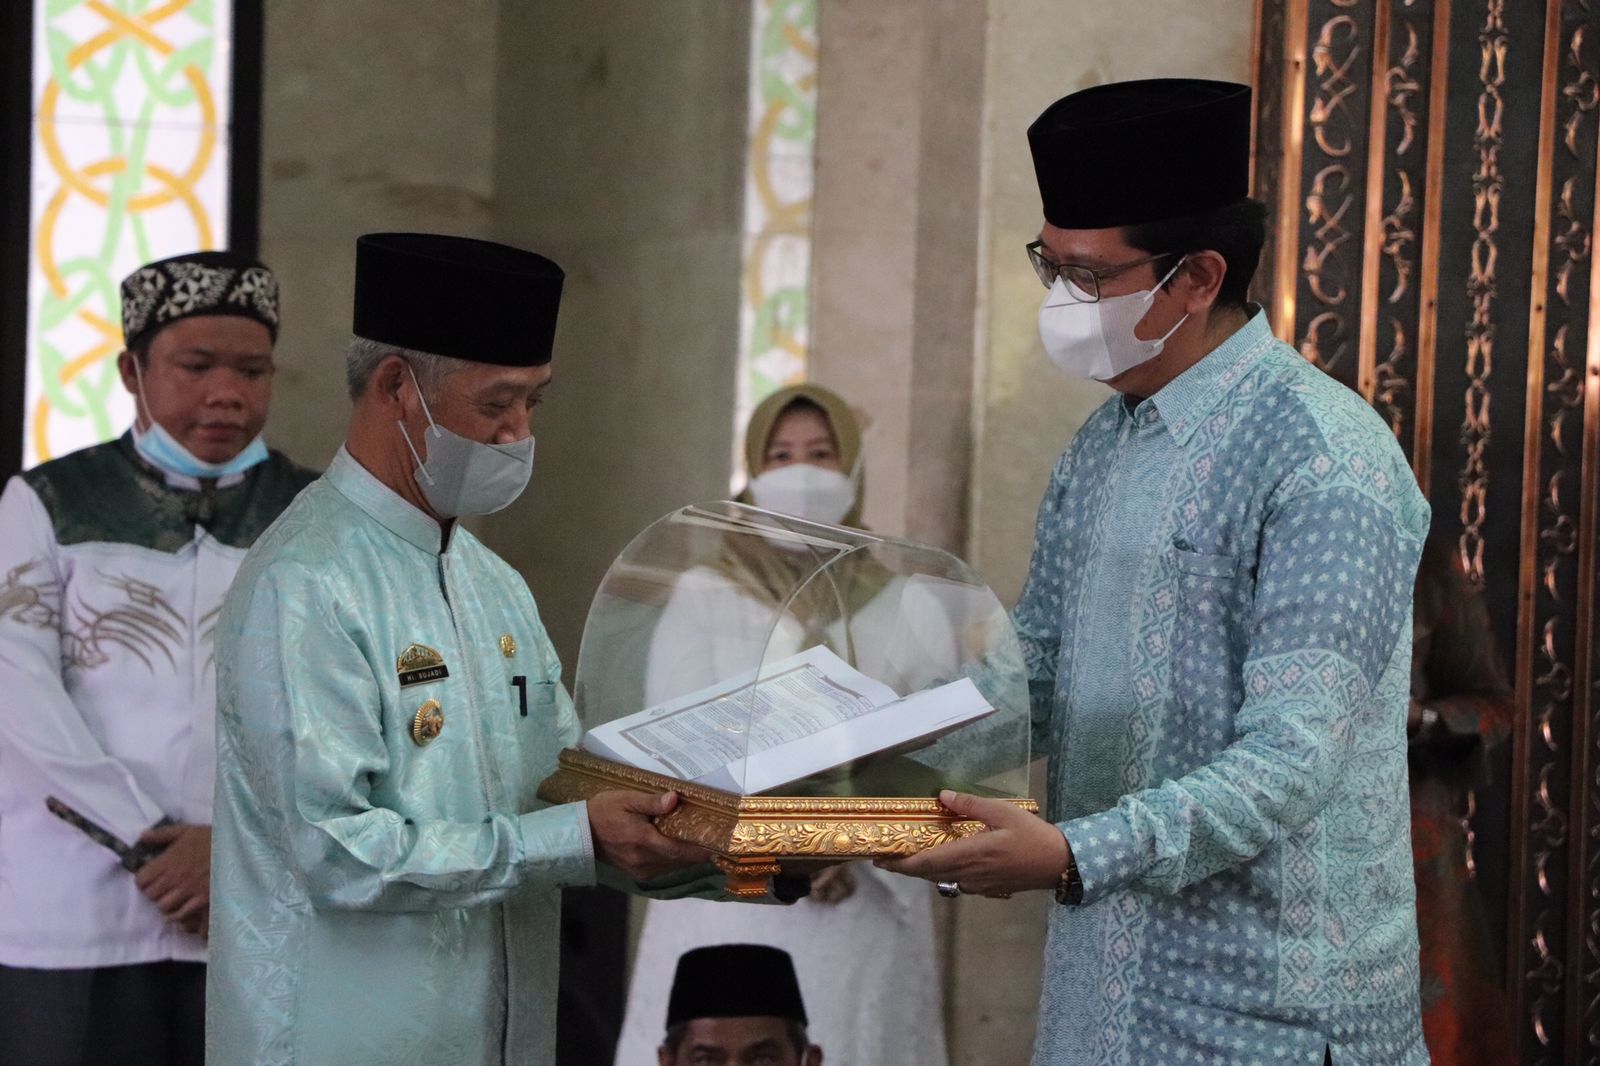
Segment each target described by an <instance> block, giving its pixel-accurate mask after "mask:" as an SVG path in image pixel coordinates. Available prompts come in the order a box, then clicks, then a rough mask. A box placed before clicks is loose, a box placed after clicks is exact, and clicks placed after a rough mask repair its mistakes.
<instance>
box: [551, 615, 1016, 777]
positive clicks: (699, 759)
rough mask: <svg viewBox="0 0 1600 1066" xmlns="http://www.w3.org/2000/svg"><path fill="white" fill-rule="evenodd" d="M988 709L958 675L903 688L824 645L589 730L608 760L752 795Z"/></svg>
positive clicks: (595, 749)
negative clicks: (864, 670) (859, 667)
mask: <svg viewBox="0 0 1600 1066" xmlns="http://www.w3.org/2000/svg"><path fill="white" fill-rule="evenodd" d="M992 713H994V708H993V707H992V706H990V704H989V702H988V701H987V700H986V699H984V697H983V694H982V693H980V692H979V691H978V687H977V686H976V685H974V684H973V683H972V682H971V681H970V680H968V679H966V678H962V679H960V680H957V681H951V682H948V683H946V684H942V685H936V686H934V687H932V688H927V689H924V690H922V691H920V692H914V693H912V694H911V695H908V696H901V695H899V694H898V693H897V692H895V690H894V689H892V688H890V687H889V686H888V685H885V684H882V683H880V682H878V681H874V680H873V679H872V678H870V677H868V676H867V675H865V674H863V673H861V672H860V671H859V670H856V669H854V668H853V667H851V666H850V665H849V664H847V663H846V662H845V661H844V660H843V659H841V658H839V656H837V655H835V654H834V653H833V652H831V651H829V650H828V649H827V648H824V647H813V648H810V649H808V650H806V651H804V652H801V653H800V654H798V655H794V656H791V657H789V658H787V659H784V660H782V661H780V662H776V663H769V664H767V665H766V666H764V667H763V668H762V669H761V670H760V671H750V672H748V673H745V674H743V675H740V676H737V677H732V678H728V679H725V680H723V681H721V682H718V683H717V684H715V685H712V686H710V687H708V688H704V689H701V690H699V691H698V692H692V693H689V694H688V695H686V696H681V697H679V698H677V699H674V700H670V701H668V702H666V703H663V704H660V705H659V706H656V707H650V708H647V709H645V710H643V711H640V712H638V713H637V714H632V715H628V716H627V717H624V718H618V719H615V720H613V721H610V722H607V723H605V724H603V725H599V726H596V727H595V728H593V729H591V730H589V732H588V733H587V734H585V736H584V738H583V743H582V745H581V746H582V747H583V749H584V750H585V751H589V752H592V753H594V754H596V755H599V756H601V757H603V758H606V759H610V760H612V761H613V762H619V763H624V764H626V765H628V766H633V767H637V768H638V769H641V770H650V771H653V772H655V773H659V774H665V775H667V776H669V777H675V778H678V779H679V780H682V781H690V782H693V783H695V784H698V785H705V786H707V787H710V788H717V789H722V790H724V791H727V792H735V793H742V794H745V795H754V794H756V793H760V792H768V791H771V790H773V789H776V788H779V787H782V786H784V785H787V784H791V783H793V782H796V781H800V780H803V779H805V778H807V777H810V776H811V775H813V774H817V773H821V772H822V771H825V770H829V769H832V768H834V767H837V766H841V765H844V764H846V763H850V762H853V761H855V760H858V759H863V758H866V757H867V756H870V755H874V754H877V753H879V752H885V751H889V750H892V749H896V748H903V747H907V746H914V745H916V744H917V743H918V742H922V741H928V740H932V739H934V738H937V737H938V736H941V735H943V734H945V733H948V732H949V731H950V730H952V729H955V728H957V727H959V726H962V725H965V724H966V723H968V722H971V721H975V720H977V719H979V718H982V717H984V716H985V715H988V714H992Z"/></svg>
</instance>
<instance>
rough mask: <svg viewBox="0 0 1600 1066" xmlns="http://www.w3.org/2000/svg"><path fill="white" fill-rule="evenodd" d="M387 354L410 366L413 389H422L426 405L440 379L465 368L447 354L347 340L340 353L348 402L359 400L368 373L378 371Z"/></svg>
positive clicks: (436, 391)
mask: <svg viewBox="0 0 1600 1066" xmlns="http://www.w3.org/2000/svg"><path fill="white" fill-rule="evenodd" d="M391 355H398V356H399V357H400V358H402V359H404V360H405V361H406V362H407V363H409V364H410V365H411V372H412V373H413V374H416V375H417V388H419V389H421V390H422V399H423V401H424V402H426V403H430V404H431V403H433V402H434V400H436V399H437V398H438V396H439V388H440V386H442V385H443V384H444V379H445V378H447V377H449V376H450V375H451V374H454V373H455V372H456V371H457V370H460V369H461V368H462V367H464V366H466V365H467V360H465V359H455V358H452V357H450V356H448V355H430V354H429V353H427V352H417V351H413V350H411V349H410V348H400V347H397V346H396V345H393V344H384V343H383V342H382V341H374V340H368V339H367V338H365V337H351V338H350V347H348V348H346V349H345V353H344V376H345V381H346V383H347V384H348V385H349V386H350V398H351V399H352V400H359V399H361V394H362V393H364V392H366V391H367V383H368V382H370V381H371V380H372V374H373V372H374V371H376V370H377V369H378V364H379V363H381V362H383V361H384V360H385V359H387V358H389V357H390V356H391Z"/></svg>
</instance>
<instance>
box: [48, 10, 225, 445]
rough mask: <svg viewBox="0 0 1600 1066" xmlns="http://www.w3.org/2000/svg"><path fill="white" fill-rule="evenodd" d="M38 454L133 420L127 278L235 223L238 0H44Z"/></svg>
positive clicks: (217, 237)
mask: <svg viewBox="0 0 1600 1066" xmlns="http://www.w3.org/2000/svg"><path fill="white" fill-rule="evenodd" d="M33 3H34V9H33V72H34V76H33V136H32V169H31V196H30V201H31V213H30V226H31V230H30V234H31V244H30V252H31V254H30V261H29V270H28V328H27V374H26V386H25V393H24V399H25V403H26V407H25V411H24V418H23V433H24V442H23V464H24V466H32V465H34V464H35V463H39V462H42V461H44V460H46V459H49V458H52V457H55V456H59V455H62V454H64V453H66V452H69V451H72V450H74V449H77V448H81V447H84V446H86V445H89V444H93V443H95V442H97V441H101V440H105V439H107V438H108V437H112V436H114V435H116V434H117V433H120V432H121V431H122V430H123V429H124V428H126V426H127V425H128V423H129V422H130V421H131V419H132V414H133V404H132V401H131V399H130V397H129V396H128V395H127V393H126V392H125V391H124V390H123V388H122V385H121V383H120V381H119V380H118V377H117V370H116V359H115V357H116V354H117V353H118V352H119V351H120V350H121V349H122V330H121V327H120V324H119V323H120V321H121V318H120V313H119V301H118V297H117V283H118V281H119V280H120V279H121V278H122V277H123V276H124V275H125V274H127V273H128V272H130V271H131V270H132V269H133V268H134V267H136V266H138V265H139V264H140V263H143V262H148V261H150V260H153V259H159V258H162V257H164V256H168V255H175V254H177V253H179V252H186V251H192V250H195V249H199V248H217V247H221V246H223V244H225V242H226V241H227V239H228V232H227V230H228V227H227V219H228V194H229V161H230V160H229V157H230V151H229V148H230V142H229V121H230V118H231V104H232V90H233V85H232V68H233V64H232V29H233V10H232V5H231V3H230V2H229V0H33Z"/></svg>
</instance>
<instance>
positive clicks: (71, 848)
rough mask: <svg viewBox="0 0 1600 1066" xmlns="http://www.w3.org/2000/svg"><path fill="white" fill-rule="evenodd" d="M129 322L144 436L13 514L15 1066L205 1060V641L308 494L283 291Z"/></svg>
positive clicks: (209, 276)
mask: <svg viewBox="0 0 1600 1066" xmlns="http://www.w3.org/2000/svg"><path fill="white" fill-rule="evenodd" d="M122 320H123V333H124V337H125V338H126V340H125V343H126V344H127V350H125V351H124V352H122V354H121V355H120V356H119V364H118V365H119V369H120V371H121V375H122V380H123V383H124V385H126V387H127V388H128V390H129V392H130V393H132V394H133V395H134V397H135V399H136V411H137V415H136V418H135V421H134V425H133V427H132V428H131V429H130V430H129V431H128V432H127V433H125V434H124V435H123V436H122V437H121V438H119V439H117V440H114V441H110V442H107V443H105V444H100V445H97V446H95V447H91V448H85V449H83V450H82V451H78V452H74V453H72V454H70V455H67V456H64V457H62V458H59V459H55V460H52V461H50V462H47V463H44V464H42V465H40V466H38V467H35V468H34V469H32V470H29V471H27V472H26V473H23V474H20V475H18V476H16V477H13V478H11V480H10V482H9V483H8V484H7V485H6V487H5V491H4V494H3V495H0V693H3V694H4V695H3V696H0V1018H3V1019H4V1021H3V1022H0V1063H6V1064H7V1066H57V1064H60V1066H77V1064H79V1063H84V1064H87V1063H94V1064H95V1066H105V1064H111V1063H122V1062H126V1063H138V1064H140V1066H160V1064H163V1063H172V1064H175V1066H176V1064H189V1063H196V1064H198V1063H200V1062H201V1061H202V1060H203V1042H204V1017H205V1010H204V991H205V965H204V963H205V959H206V943H205V930H206V923H207V920H208V915H209V907H210V853H211V827H210V822H211V803H212V787H213V778H214V776H215V774H214V770H215V761H216V752H215V741H214V737H215V711H216V680H215V670H214V660H213V652H212V632H213V629H214V626H215V623H216V618H217V612H218V610H219V609H220V607H221V604H222V596H223V593H225V592H226V591H227V589H228V586H229V584H230V583H231V582H232V580H233V576H234V573H235V572H236V570H237V569H238V566H239V562H240V561H241V560H242V559H243V558H244V554H245V550H246V549H247V548H249V546H250V545H251V544H252V543H253V542H254V541H255V538H256V536H257V535H258V534H260V533H261V531H262V530H264V529H265V528H266V527H267V526H268V525H270V524H271V523H272V521H273V520H274V519H275V518H276V517H277V515H278V514H279V512H281V511H282V510H283V509H284V507H286V506H287V505H288V503H289V501H290V500H292V499H293V498H294V496H295V494H296V493H298V492H299V491H300V489H301V488H303V487H305V485H306V484H308V483H309V482H310V481H311V480H312V479H313V478H314V477H315V474H314V473H313V472H311V471H308V470H305V469H302V468H300V467H298V466H295V465H294V464H293V463H291V462H290V461H289V460H288V459H287V458H285V457H284V456H283V455H281V454H280V453H277V452H271V451H268V449H267V447H266V445H265V444H264V443H263V442H262V439H261V430H262V426H263V425H264V424H265V422H266V417H267V408H268V403H269V400H270V397H271V382H272V374H273V369H274V366H273V344H274V342H275V340H276V337H277V329H278V289H277V282H276V280H275V278H274V277H273V275H272V273H271V271H270V270H268V269H267V268H266V267H265V266H263V265H262V264H260V263H258V262H256V261H254V260H252V259H249V258H247V257H244V256H240V255H236V254H233V253H229V252H200V253H195V254H191V255H183V256H178V257H175V258H172V259H167V260H163V261H161V262H157V263H152V264H149V265H148V266H145V267H141V268H140V269H139V270H137V271H135V272H134V273H133V274H132V275H130V276H129V277H128V278H127V279H125V280H124V281H123V283H122ZM52 798H53V799H54V800H55V801H56V802H55V804H54V805H53V809H52V808H51V807H47V800H49V799H52Z"/></svg>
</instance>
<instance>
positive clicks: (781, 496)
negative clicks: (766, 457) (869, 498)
mask: <svg viewBox="0 0 1600 1066" xmlns="http://www.w3.org/2000/svg"><path fill="white" fill-rule="evenodd" d="M860 469H861V463H860V461H859V460H858V461H857V463H856V469H855V471H853V472H851V473H850V474H841V473H840V472H839V471H837V470H828V469H825V468H823V467H820V466H812V465H811V464H810V463H790V464H789V465H788V466H780V467H778V468H777V469H776V470H768V471H767V472H766V473H765V474H762V475H760V476H759V477H756V478H755V479H754V480H752V481H751V482H750V498H751V499H752V500H754V501H755V503H756V506H757V507H760V508H762V509H764V510H768V511H776V512H778V513H779V514H787V515H794V516H795V517H796V518H804V519H805V520H806V521H808V522H817V523H820V524H822V525H825V526H836V525H838V524H839V523H840V522H841V521H842V520H843V519H844V516H845V515H847V514H849V513H850V509H851V508H852V507H854V506H855V503H856V477H857V476H858V474H859V471H860Z"/></svg>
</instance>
